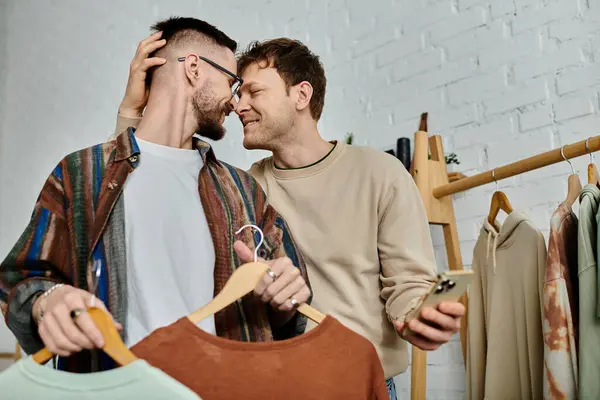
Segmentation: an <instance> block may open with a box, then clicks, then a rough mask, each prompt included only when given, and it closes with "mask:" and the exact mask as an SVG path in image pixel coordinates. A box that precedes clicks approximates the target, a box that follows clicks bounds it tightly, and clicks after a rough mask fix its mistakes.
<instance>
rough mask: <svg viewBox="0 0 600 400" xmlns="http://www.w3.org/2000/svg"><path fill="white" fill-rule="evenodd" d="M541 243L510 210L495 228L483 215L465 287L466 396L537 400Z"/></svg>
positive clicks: (540, 353) (540, 352) (543, 263)
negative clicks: (468, 285)
mask: <svg viewBox="0 0 600 400" xmlns="http://www.w3.org/2000/svg"><path fill="white" fill-rule="evenodd" d="M546 255H547V253H546V243H545V240H544V236H543V235H542V234H541V233H540V231H539V230H537V229H536V228H535V226H534V225H533V224H532V223H531V222H530V221H529V220H528V219H527V217H526V216H525V215H524V214H522V213H519V212H516V211H514V212H512V213H511V214H510V215H509V216H508V217H507V218H506V220H505V221H504V224H503V225H502V227H501V228H500V232H498V231H496V229H495V228H494V227H493V226H491V225H490V224H489V223H488V222H487V219H486V221H485V222H484V226H483V228H482V229H481V233H480V235H479V239H478V240H477V243H476V244H475V251H474V254H473V270H474V271H475V273H476V274H477V275H476V277H475V280H474V281H473V284H472V285H471V288H470V295H469V325H468V326H469V329H468V337H469V342H468V347H467V399H473V400H481V399H487V400H507V399H520V400H528V399H542V398H543V396H542V383H543V379H542V375H543V362H544V340H543V336H542V310H541V304H542V298H541V293H542V285H543V282H544V276H545V269H546Z"/></svg>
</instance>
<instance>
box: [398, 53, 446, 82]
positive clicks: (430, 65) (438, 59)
mask: <svg viewBox="0 0 600 400" xmlns="http://www.w3.org/2000/svg"><path fill="white" fill-rule="evenodd" d="M441 64H442V52H441V51H440V50H431V51H429V52H426V53H418V54H415V55H414V56H411V57H409V58H407V59H405V60H401V61H397V62H396V63H395V64H394V70H393V78H394V80H396V81H400V80H403V79H406V78H410V77H411V76H414V75H418V74H422V73H424V72H426V71H429V70H432V69H435V68H438V67H439V66H440V65H441Z"/></svg>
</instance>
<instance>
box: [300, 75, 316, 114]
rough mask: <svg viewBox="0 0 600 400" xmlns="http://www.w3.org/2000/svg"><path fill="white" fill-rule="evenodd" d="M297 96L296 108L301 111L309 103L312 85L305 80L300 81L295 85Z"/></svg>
mask: <svg viewBox="0 0 600 400" xmlns="http://www.w3.org/2000/svg"><path fill="white" fill-rule="evenodd" d="M296 88H297V89H296V90H297V94H298V97H297V99H296V110H298V111H302V110H304V109H305V108H307V107H308V106H309V105H310V99H311V98H312V94H313V87H312V85H311V84H310V83H309V82H307V81H302V82H300V83H299V84H297V85H296Z"/></svg>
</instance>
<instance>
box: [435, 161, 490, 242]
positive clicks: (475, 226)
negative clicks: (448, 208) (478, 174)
mask: <svg viewBox="0 0 600 400" xmlns="http://www.w3.org/2000/svg"><path fill="white" fill-rule="evenodd" d="M462 157H463V153H462V152H461V159H462ZM461 164H462V163H461ZM456 228H457V231H458V237H459V238H460V240H465V241H476V240H477V237H478V236H479V230H480V229H481V219H480V218H470V219H464V220H461V221H457V223H456ZM442 244H443V243H442Z"/></svg>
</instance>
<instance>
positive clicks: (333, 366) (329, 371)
mask: <svg viewBox="0 0 600 400" xmlns="http://www.w3.org/2000/svg"><path fill="white" fill-rule="evenodd" d="M131 351H132V352H133V353H134V354H136V355H137V356H138V357H140V358H144V359H145V360H147V361H148V362H149V363H150V364H152V365H154V366H155V367H157V368H160V369H161V370H163V371H164V372H165V373H167V374H169V375H171V376H172V377H173V378H175V379H177V380H178V381H179V382H181V383H183V384H184V385H186V386H188V387H189V388H190V389H192V390H193V391H194V392H196V393H197V394H198V395H200V396H201V397H202V398H205V399H212V400H229V399H244V400H255V399H256V400H258V399H261V400H262V399H286V400H296V399H297V400H300V399H303V400H304V399H327V400H336V399H340V400H351V399H357V400H358V399H360V400H363V399H372V400H389V394H388V391H387V388H386V385H385V379H384V375H383V367H382V366H381V361H379V356H378V355H377V351H376V350H375V347H374V346H373V345H372V344H371V342H369V341H368V340H367V339H365V338H364V337H362V336H360V335H359V334H357V333H355V332H353V331H352V330H350V329H348V328H346V327H345V326H344V325H342V324H341V323H340V322H338V321H337V320H336V319H335V318H333V317H330V316H327V317H326V318H325V319H324V320H323V321H322V322H321V323H320V324H319V325H317V326H316V327H315V328H314V329H312V330H311V331H309V332H307V333H305V334H303V335H301V336H297V337H295V338H292V339H288V340H281V341H274V342H263V343H247V342H240V341H234V340H229V339H225V338H221V337H217V336H213V335H211V334H209V333H207V332H204V331H203V330H202V329H200V328H198V327H197V326H195V325H194V324H193V323H192V322H191V321H190V320H189V319H187V318H181V319H179V320H178V321H176V322H175V323H173V324H171V325H169V326H167V327H164V328H160V329H157V330H155V331H154V332H152V333H151V334H150V335H149V336H147V337H146V338H144V339H143V340H142V341H141V342H139V343H137V344H136V345H135V346H133V347H132V348H131Z"/></svg>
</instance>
